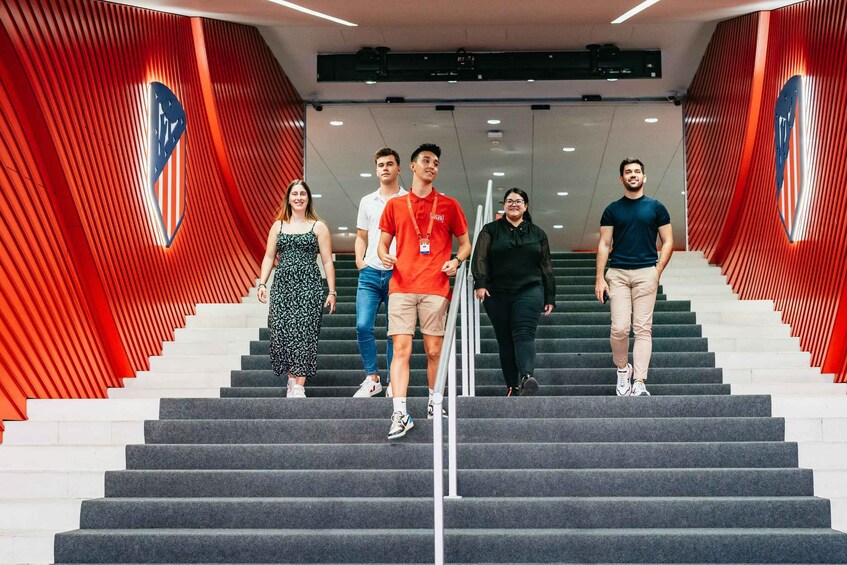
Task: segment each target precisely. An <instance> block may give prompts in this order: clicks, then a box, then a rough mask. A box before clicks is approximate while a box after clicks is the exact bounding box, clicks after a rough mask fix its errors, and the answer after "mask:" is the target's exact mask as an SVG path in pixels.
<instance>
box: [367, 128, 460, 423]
mask: <svg viewBox="0 0 847 565" xmlns="http://www.w3.org/2000/svg"><path fill="white" fill-rule="evenodd" d="M439 157H441V148H440V147H438V146H437V145H433V144H431V143H424V144H423V145H421V146H420V147H418V148H417V149H416V150H415V151H414V152H413V153H412V163H411V168H412V174H413V177H412V189H411V192H409V194H407V195H405V196H401V197H398V198H393V199H391V200H389V201H388V202H387V203H386V205H385V211H384V212H383V213H382V218H381V219H380V222H379V229H380V231H381V232H382V233H381V234H380V238H379V247H378V248H377V254H378V255H379V258H380V260H381V261H382V263H383V265H385V267H386V268H391V267H393V268H394V275H393V276H392V277H391V283H390V284H389V287H388V294H389V295H390V296H391V300H389V302H388V335H390V336H392V339H393V341H394V358H393V359H392V361H391V390H392V393H393V395H392V396H393V398H392V401H393V403H394V413H393V415H392V416H391V428H390V429H389V431H388V439H396V438H400V437H403V436H404V435H406V432H407V431H409V430H410V429H412V427H413V426H414V425H415V424H414V422H413V420H412V417H411V416H410V415H409V413H408V411H407V410H406V389H407V387H408V386H409V359H410V358H411V355H412V336H413V335H414V333H415V324H416V322H417V321H418V320H420V328H421V334H423V340H424V350H425V351H426V359H427V369H426V377H427V381H428V383H429V407H428V414H427V418H430V419H431V418H433V408H434V406H433V402H432V394H433V387H434V386H435V377H436V373H437V372H438V359H439V357H440V356H441V344H442V342H443V341H444V326H445V324H446V322H447V306H448V305H449V302H450V278H449V277H452V276H454V275H455V274H456V271H457V270H458V268H459V265H461V264H462V261H464V260H465V259H467V258H468V257H469V256H470V254H471V242H470V238H469V237H468V223H467V221H466V220H465V214H464V213H463V212H462V208H461V207H460V206H459V203H458V202H456V200H454V199H452V198H450V197H448V196H445V195H444V194H439V193H438V192H437V191H436V190H435V188H434V187H433V186H432V183H433V181H435V177H436V176H438V159H439ZM453 237H455V238H456V239H457V240H458V242H459V250H458V251H457V252H456V256H455V257H453V258H452V259H451V258H450V253H451V251H452V249H453ZM394 239H396V240H397V255H396V256H395V255H392V254H391V253H389V248H390V245H391V241H392V240H394Z"/></svg>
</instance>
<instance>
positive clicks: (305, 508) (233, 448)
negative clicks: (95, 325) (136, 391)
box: [55, 254, 847, 563]
mask: <svg viewBox="0 0 847 565" xmlns="http://www.w3.org/2000/svg"><path fill="white" fill-rule="evenodd" d="M554 264H555V267H556V271H557V280H558V283H559V288H558V304H557V309H556V311H555V313H554V314H552V315H551V316H549V317H543V318H542V325H541V327H540V328H539V342H538V349H539V356H538V363H537V366H538V370H537V376H538V378H539V380H540V382H541V385H542V394H543V395H542V396H539V397H535V398H505V397H502V394H503V393H504V392H505V386H504V385H503V383H502V378H501V376H500V371H499V361H498V358H497V354H496V343H495V341H494V336H493V332H492V330H491V328H490V327H484V328H483V332H482V337H483V344H484V345H483V351H485V353H483V354H481V355H479V356H478V358H477V375H476V379H477V383H478V395H479V396H478V397H476V398H460V399H459V404H458V415H459V418H460V421H459V441H460V444H459V449H458V462H459V469H460V470H459V494H461V495H462V496H463V498H462V499H460V500H447V501H446V505H445V521H446V527H447V530H446V541H445V554H446V558H447V561H448V562H450V563H539V562H546V563H552V562H558V563H598V562H599V563H682V562H685V563H753V562H756V563H762V562H768V563H843V562H847V535H845V534H842V533H840V532H836V531H834V530H832V529H830V505H829V502H828V501H827V500H825V499H820V498H815V497H814V496H813V492H814V491H813V488H814V487H813V477H812V471H811V470H808V469H800V468H798V465H797V464H798V446H797V444H795V443H787V442H784V441H783V439H784V437H785V421H784V419H782V418H772V417H771V415H772V414H771V400H770V398H768V397H766V396H760V395H743V396H736V395H730V394H729V393H730V386H731V385H729V384H724V383H723V379H722V371H721V369H717V368H715V366H714V365H715V355H716V354H715V353H713V352H709V351H708V347H707V342H706V340H705V339H704V338H703V337H702V336H701V330H700V327H699V326H698V325H696V323H695V322H696V315H695V314H694V313H692V312H691V311H690V310H689V303H688V302H686V301H671V300H666V299H664V296H660V300H659V302H658V303H657V308H656V315H655V328H654V337H655V339H654V353H653V362H652V366H651V367H652V368H651V371H650V380H649V381H648V386H649V389H650V392H651V393H652V394H653V396H652V397H651V398H617V397H615V396H614V388H613V385H614V369H613V368H612V366H611V354H610V352H609V343H608V324H609V316H608V307H607V306H604V305H601V304H598V303H597V302H596V301H595V300H594V299H593V280H594V277H593V268H594V259H593V256H591V255H585V254H557V255H556V256H555V258H554ZM336 265H337V267H336V268H337V273H338V290H339V312H338V313H337V314H334V315H333V316H326V317H325V318H324V330H323V332H322V341H321V344H320V348H319V349H320V353H321V355H320V359H319V373H318V377H317V378H316V379H315V383H314V384H313V385H311V386H307V394H308V395H310V397H311V398H307V399H305V400H293V399H292V400H288V399H284V398H278V397H280V396H283V395H284V383H281V382H274V379H273V376H272V374H271V373H270V371H269V370H268V367H269V361H268V359H267V356H266V355H267V344H266V342H263V341H261V340H260V341H258V342H253V343H252V344H251V346H250V353H251V355H249V356H245V357H243V358H242V359H241V369H240V370H235V371H233V373H232V382H231V385H232V386H230V387H226V388H223V389H222V390H221V396H223V397H224V398H219V399H217V398H197V399H188V398H186V399H179V398H176V399H163V400H162V401H161V402H160V409H159V411H160V414H159V415H160V419H159V420H151V421H147V422H146V423H145V425H144V434H145V441H146V443H145V444H143V445H132V446H128V447H127V451H126V470H121V471H108V472H107V473H106V481H105V498H102V499H98V500H88V501H84V502H83V503H82V511H81V523H80V528H81V529H80V530H77V531H73V532H68V533H65V534H59V535H57V536H56V553H55V559H56V561H57V562H85V563H96V562H112V563H117V562H131V563H140V562H171V563H178V562H204V563H211V562H230V563H236V562H241V563H270V562H287V563H400V562H402V563H416V562H420V563H425V562H432V560H433V549H432V547H433V543H432V498H431V496H432V471H431V465H432V453H431V451H432V445H431V439H432V436H431V434H432V427H431V425H430V423H429V422H427V421H426V419H425V417H424V414H425V402H426V401H425V398H424V397H423V396H424V395H425V385H424V383H425V377H424V370H423V367H424V363H425V361H424V357H423V352H422V350H421V349H420V347H421V345H420V341H419V340H418V341H416V345H415V347H416V349H415V352H414V355H413V361H412V363H413V365H412V366H413V374H412V383H414V384H415V385H416V386H414V387H411V389H410V396H414V398H411V399H410V412H411V413H412V415H413V416H415V417H416V426H415V429H414V430H412V431H411V432H410V433H409V434H408V435H407V437H406V438H403V439H402V440H397V441H394V442H389V441H388V440H386V439H385V436H386V434H387V429H388V423H389V422H388V420H389V416H390V412H391V405H390V401H389V400H386V399H382V398H374V399H356V400H353V399H350V398H349V396H352V394H353V392H354V391H355V389H356V387H357V386H358V384H359V382H360V381H361V379H362V374H361V365H360V361H359V357H358V352H357V344H356V339H355V329H354V328H355V324H354V322H353V320H354V318H355V315H354V313H353V304H354V295H355V268H354V267H353V263H352V261H351V260H347V259H345V258H340V259H339V260H338V262H337V263H336ZM226 308H230V307H224V309H226ZM262 308H263V307H261V306H252V305H240V306H239V305H235V306H232V307H231V309H232V310H233V313H232V314H231V315H232V316H247V317H248V318H250V317H252V318H255V317H256V316H259V317H261V316H263V315H266V314H263V313H262V312H263V310H262ZM254 309H255V311H254ZM224 315H230V314H226V313H225V314H224ZM486 322H487V320H486V318H485V316H484V314H483V323H486ZM377 324H378V327H379V326H383V327H384V316H380V317H379V320H378V322H377ZM378 335H380V334H379V333H378ZM260 337H261V339H266V337H267V336H266V335H265V334H261V335H260ZM222 356H224V357H229V355H228V354H226V353H222ZM226 362H227V363H229V360H228V359H227V360H226ZM209 370H212V369H209ZM183 392H184V391H183ZM326 397H335V398H326Z"/></svg>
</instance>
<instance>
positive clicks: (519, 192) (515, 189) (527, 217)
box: [503, 186, 532, 223]
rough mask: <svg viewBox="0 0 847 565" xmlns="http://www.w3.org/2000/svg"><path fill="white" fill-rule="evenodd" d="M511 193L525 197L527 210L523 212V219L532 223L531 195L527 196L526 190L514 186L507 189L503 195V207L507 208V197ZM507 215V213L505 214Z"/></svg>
mask: <svg viewBox="0 0 847 565" xmlns="http://www.w3.org/2000/svg"><path fill="white" fill-rule="evenodd" d="M510 194H517V195H518V196H520V197H521V198H523V201H524V204H526V211H524V213H523V219H524V220H526V221H527V222H529V223H532V216H530V215H529V196H527V194H526V192H524V191H523V190H521V189H520V188H518V187H516V186H513V187H512V188H510V189H509V190H507V191H506V194H504V195H503V209H504V210H505V206H506V199H507V198H508V197H509V195H510ZM503 216H504V217H505V214H504V215H503Z"/></svg>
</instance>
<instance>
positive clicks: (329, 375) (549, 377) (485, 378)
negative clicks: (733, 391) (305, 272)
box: [231, 362, 723, 394]
mask: <svg viewBox="0 0 847 565" xmlns="http://www.w3.org/2000/svg"><path fill="white" fill-rule="evenodd" d="M380 367H381V368H384V367H385V363H384V362H383V363H382V364H381V365H380ZM457 373H458V375H459V378H461V374H462V371H461V368H457ZM475 374H476V383H477V386H478V387H479V386H497V387H499V386H501V385H503V372H502V371H501V370H500V369H499V368H488V369H476V373H475ZM380 375H381V376H382V381H383V384H385V371H384V370H380ZM536 376H537V377H538V378H539V379H540V380H541V384H542V386H549V385H614V383H615V369H614V367H606V368H593V369H592V368H589V369H573V368H568V369H562V368H559V369H550V368H545V369H539V370H538V371H537V372H536ZM363 378H364V373H363V372H362V370H361V369H333V370H332V371H322V372H320V373H318V375H317V376H316V377H315V380H314V383H310V386H312V387H318V388H323V387H345V386H346V387H358V386H359V384H360V383H361V382H362V379H363ZM409 382H410V384H411V385H413V386H414V385H421V386H422V385H423V383H424V382H426V369H412V370H411V372H410V379H409ZM722 383H723V380H722V371H721V369H717V368H715V367H656V368H651V369H650V378H649V380H648V385H649V386H650V388H651V390H652V387H653V386H654V385H683V384H717V385H720V384H722ZM231 384H232V386H233V387H236V388H237V387H274V388H281V387H285V382H283V381H282V379H281V378H280V377H277V376H276V375H274V373H273V371H271V370H270V369H251V370H249V371H245V370H240V371H232V379H231ZM351 394H352V392H351ZM477 394H479V392H477Z"/></svg>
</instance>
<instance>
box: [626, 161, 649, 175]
mask: <svg viewBox="0 0 847 565" xmlns="http://www.w3.org/2000/svg"><path fill="white" fill-rule="evenodd" d="M633 163H638V164H639V165H641V172H642V173H644V174H645V175H646V174H647V170H646V169H645V168H644V163H642V162H641V160H640V159H636V158H635V157H627V158H626V159H624V160H623V161H621V176H623V169H624V167H626V166H627V165H632V164H633Z"/></svg>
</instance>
